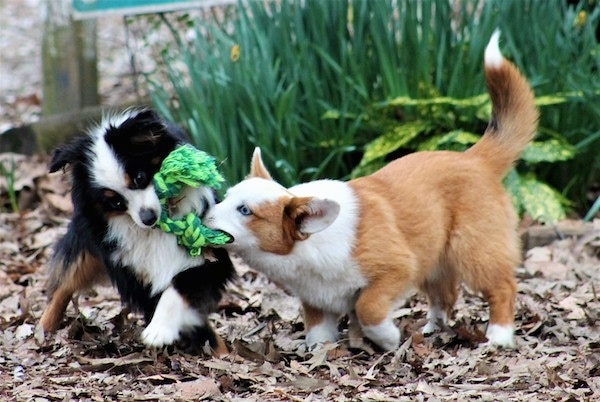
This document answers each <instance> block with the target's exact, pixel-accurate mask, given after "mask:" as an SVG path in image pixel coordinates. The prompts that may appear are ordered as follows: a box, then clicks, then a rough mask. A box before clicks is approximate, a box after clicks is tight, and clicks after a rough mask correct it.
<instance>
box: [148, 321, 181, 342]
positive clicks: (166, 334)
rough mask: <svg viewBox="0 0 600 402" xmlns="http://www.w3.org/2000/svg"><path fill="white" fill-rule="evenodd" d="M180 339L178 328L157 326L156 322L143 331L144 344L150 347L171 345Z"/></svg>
mask: <svg viewBox="0 0 600 402" xmlns="http://www.w3.org/2000/svg"><path fill="white" fill-rule="evenodd" d="M178 339H179V329H178V328H176V327H174V326H161V325H156V324H155V322H154V321H153V322H151V323H150V325H148V326H147V327H146V329H144V331H142V342H144V344H145V345H146V346H150V347H155V348H158V347H161V346H165V345H171V344H173V343H174V342H175V341H177V340H178Z"/></svg>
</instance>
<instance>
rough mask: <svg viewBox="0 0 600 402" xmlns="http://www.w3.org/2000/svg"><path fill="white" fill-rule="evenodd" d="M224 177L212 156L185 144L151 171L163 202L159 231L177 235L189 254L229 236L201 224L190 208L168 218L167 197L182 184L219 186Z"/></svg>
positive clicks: (199, 251)
mask: <svg viewBox="0 0 600 402" xmlns="http://www.w3.org/2000/svg"><path fill="white" fill-rule="evenodd" d="M223 181H224V179H223V177H222V176H221V174H220V173H219V171H218V170H217V165H216V164H215V160H214V158H213V157H211V156H210V155H208V154H207V153H205V152H202V151H199V150H198V149H196V148H194V147H193V146H191V145H187V144H186V145H182V146H180V147H178V148H176V149H175V150H173V151H171V153H170V154H169V155H168V156H167V157H166V158H165V159H164V160H163V162H162V165H161V166H160V170H159V171H158V172H156V174H155V175H154V188H155V189H156V194H157V195H158V199H159V200H160V204H161V206H162V211H161V214H160V218H159V219H158V221H157V223H156V224H157V226H158V228H160V229H161V230H162V231H164V232H166V233H172V234H174V235H175V236H177V243H178V244H179V245H180V246H183V247H185V248H186V249H187V250H188V253H189V254H190V255H191V256H198V255H200V254H201V252H202V247H204V246H209V245H222V244H226V243H229V242H230V241H231V240H232V239H231V237H230V236H229V235H228V234H227V233H225V232H222V231H220V230H213V229H211V228H208V227H206V226H204V225H203V224H202V220H201V219H200V217H199V216H198V215H196V214H194V213H192V212H190V213H189V214H187V215H186V216H184V217H183V218H181V219H173V218H171V217H170V216H169V200H170V199H172V198H175V197H177V196H178V195H179V194H180V193H181V189H182V188H183V186H190V187H194V188H197V187H200V186H201V185H204V186H209V187H212V188H215V189H218V188H220V187H221V183H222V182H223Z"/></svg>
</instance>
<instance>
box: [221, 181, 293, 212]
mask: <svg viewBox="0 0 600 402" xmlns="http://www.w3.org/2000/svg"><path fill="white" fill-rule="evenodd" d="M284 195H288V196H291V195H292V194H291V193H290V192H289V191H288V190H287V189H286V188H285V187H283V186H282V185H280V184H278V183H277V182H275V181H273V180H266V179H261V178H258V177H253V178H250V179H246V180H244V181H242V182H241V183H238V184H236V185H235V186H233V187H231V188H230V189H229V190H228V191H227V194H226V197H225V200H224V202H228V203H231V202H234V203H237V204H239V205H241V204H246V205H248V206H250V207H252V206H253V205H258V204H261V203H264V202H271V201H275V200H277V199H279V198H280V197H281V196H284ZM239 205H238V206H239Z"/></svg>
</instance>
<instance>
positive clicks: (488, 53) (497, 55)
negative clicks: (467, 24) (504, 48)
mask: <svg viewBox="0 0 600 402" xmlns="http://www.w3.org/2000/svg"><path fill="white" fill-rule="evenodd" d="M484 60H485V65H486V66H487V67H492V68H500V66H502V60H504V57H502V53H501V52H500V30H499V29H496V30H495V31H494V33H493V34H492V37H491V38H490V41H489V43H488V44H487V46H486V48H485V56H484Z"/></svg>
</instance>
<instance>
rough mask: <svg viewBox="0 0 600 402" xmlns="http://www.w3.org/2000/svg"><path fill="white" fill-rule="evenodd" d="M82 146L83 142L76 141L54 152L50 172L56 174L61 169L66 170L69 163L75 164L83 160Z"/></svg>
mask: <svg viewBox="0 0 600 402" xmlns="http://www.w3.org/2000/svg"><path fill="white" fill-rule="evenodd" d="M81 154H82V145H81V141H75V142H72V143H70V144H66V145H63V146H60V147H58V148H56V149H55V150H54V151H53V152H52V159H51V160H50V166H49V170H50V173H54V172H56V171H58V170H59V169H62V168H64V167H65V166H66V165H68V164H69V163H74V162H76V161H78V160H80V159H81Z"/></svg>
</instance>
